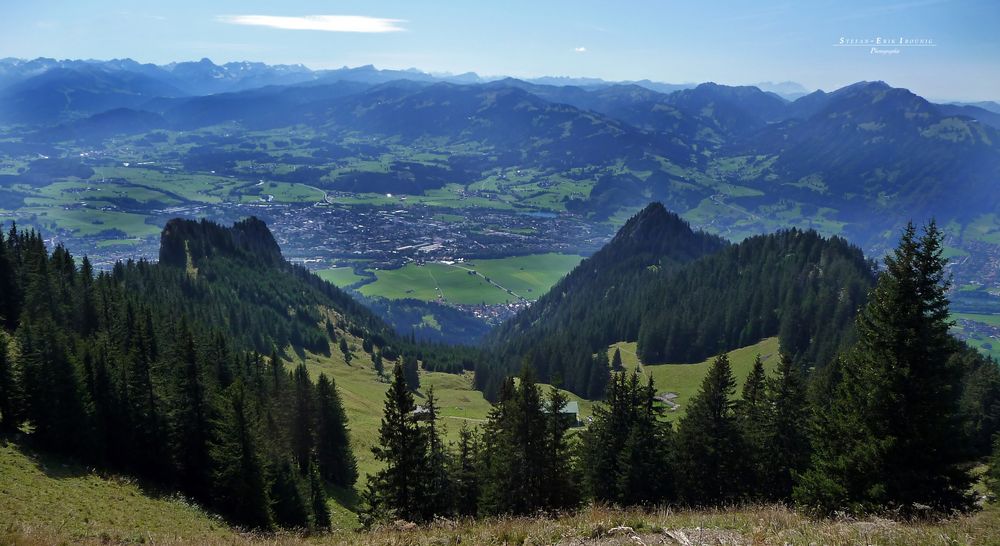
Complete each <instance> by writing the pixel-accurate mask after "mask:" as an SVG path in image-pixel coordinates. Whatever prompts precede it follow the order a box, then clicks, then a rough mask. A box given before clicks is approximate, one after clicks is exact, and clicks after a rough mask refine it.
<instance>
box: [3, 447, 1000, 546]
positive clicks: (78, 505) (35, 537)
mask: <svg viewBox="0 0 1000 546" xmlns="http://www.w3.org/2000/svg"><path fill="white" fill-rule="evenodd" d="M0 470H2V472H0V476H2V477H3V480H2V481H0V492H2V493H3V494H0V544H5V545H6V544H16V545H21V546H37V545H50V544H60V543H62V544H65V543H73V544H127V543H128V544H134V543H150V544H231V545H248V546H249V545H261V546H263V545H275V546H278V545H288V546H292V545H302V544H377V545H387V546H388V545H400V544H408V545H432V544H435V545H437V544H460V543H462V544H554V543H561V544H638V543H639V542H637V541H635V540H634V539H632V534H630V533H610V532H609V530H611V529H613V528H615V527H618V526H620V525H625V526H628V527H631V528H632V529H633V530H634V534H635V536H638V537H639V538H640V539H641V541H642V543H644V544H660V543H666V544H685V543H687V544H774V545H782V544H796V545H798V544H802V545H806V544H831V545H853V544H880V545H899V546H902V545H920V544H998V543H1000V511H998V509H997V507H995V506H987V508H986V509H985V510H983V511H982V512H979V513H976V514H973V515H970V516H965V517H960V518H956V519H953V520H949V521H944V522H932V523H918V524H900V523H894V522H891V521H887V520H880V519H874V520H867V521H812V520H809V519H807V518H805V517H803V516H802V515H800V514H796V513H794V512H792V511H790V510H788V509H786V508H783V507H772V506H763V507H744V508H733V509H726V510H681V511H672V510H657V511H652V512H644V511H638V510H628V511H622V510H615V509H609V508H605V507H589V508H585V509H583V510H581V511H580V512H578V513H576V514H572V515H566V516H562V517H559V518H557V519H542V518H539V519H530V518H502V519H488V520H483V521H479V522H467V521H463V522H458V523H451V522H445V523H439V524H435V525H432V526H428V527H424V528H420V529H417V530H412V531H402V530H398V529H395V528H386V529H377V530H375V531H372V532H369V533H366V534H359V533H358V532H356V531H353V530H344V529H341V530H339V531H334V532H333V533H331V534H327V535H319V536H312V537H302V536H296V535H293V534H282V535H267V536H260V535H248V534H241V533H237V532H235V531H233V530H231V529H229V528H227V527H225V526H224V525H221V524H220V523H219V522H218V521H217V520H216V519H214V518H213V517H211V516H210V515H207V514H205V513H203V512H201V511H200V510H198V509H197V508H196V507H192V506H190V505H188V504H186V503H184V502H183V501H181V500H179V499H175V498H165V497H156V496H155V495H150V494H148V492H145V491H143V490H142V488H140V487H139V486H138V485H136V484H134V483H131V482H128V481H124V480H120V479H116V478H113V477H101V476H97V475H95V474H91V473H88V472H87V471H86V469H84V468H82V467H79V466H75V465H64V464H62V463H61V462H60V461H58V460H55V459H51V458H46V457H42V458H38V457H36V456H35V455H32V454H31V453H29V452H27V451H26V450H24V449H21V448H18V447H16V446H14V445H0ZM681 539H684V540H687V541H688V542H683V541H682V540H681Z"/></svg>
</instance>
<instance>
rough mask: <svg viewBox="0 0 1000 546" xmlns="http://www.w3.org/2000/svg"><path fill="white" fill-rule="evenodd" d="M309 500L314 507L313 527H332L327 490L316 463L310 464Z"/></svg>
mask: <svg viewBox="0 0 1000 546" xmlns="http://www.w3.org/2000/svg"><path fill="white" fill-rule="evenodd" d="M309 500H310V504H311V507H312V515H313V517H312V526H313V529H329V528H330V506H329V505H328V504H327V503H326V490H325V489H324V488H323V479H322V478H321V477H320V475H319V469H318V468H317V467H316V465H310V466H309Z"/></svg>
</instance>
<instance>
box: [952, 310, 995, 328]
mask: <svg viewBox="0 0 1000 546" xmlns="http://www.w3.org/2000/svg"><path fill="white" fill-rule="evenodd" d="M951 318H953V319H965V320H971V321H973V322H981V323H983V324H989V325H990V326H1000V315H986V314H982V313H952V314H951Z"/></svg>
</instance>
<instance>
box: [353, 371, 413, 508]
mask: <svg viewBox="0 0 1000 546" xmlns="http://www.w3.org/2000/svg"><path fill="white" fill-rule="evenodd" d="M415 408H416V406H415V404H414V402H413V394H412V393H410V389H409V388H408V387H407V384H406V379H405V377H404V376H403V367H402V365H400V364H396V366H395V367H394V368H393V370H392V383H391V385H390V387H389V390H388V392H386V398H385V409H384V411H383V413H382V424H381V426H380V427H379V443H378V445H377V446H375V447H373V448H372V453H373V454H374V455H375V459H376V460H378V461H379V462H381V463H383V464H384V465H385V466H384V468H383V469H382V470H380V471H379V472H377V473H376V474H375V475H373V476H371V477H369V479H368V492H367V493H366V495H365V496H366V502H367V506H366V507H365V508H364V511H365V517H364V520H365V522H366V523H369V522H375V521H383V520H387V519H392V518H401V519H405V520H409V521H419V520H420V519H421V517H422V513H423V511H422V507H421V506H419V505H418V504H417V502H418V501H419V500H420V498H419V497H420V495H419V493H418V488H419V487H420V483H419V480H420V478H421V475H420V470H421V468H424V467H425V464H426V463H425V462H424V458H425V457H426V451H425V449H424V447H425V444H424V439H423V434H422V432H421V431H420V429H419V427H418V426H417V423H416V422H415V421H414V419H413V410H414V409H415Z"/></svg>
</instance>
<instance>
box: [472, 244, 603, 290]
mask: <svg viewBox="0 0 1000 546" xmlns="http://www.w3.org/2000/svg"><path fill="white" fill-rule="evenodd" d="M582 259H583V257H582V256H577V255H574V254H556V253H548V254H531V255H528V256H513V257H510V258H502V259H498V260H472V261H468V262H465V263H464V264H456V265H458V266H461V267H464V268H467V269H474V270H475V271H476V272H478V273H479V274H480V275H482V276H484V277H488V278H489V279H491V280H493V282H495V283H497V284H499V285H500V286H503V287H504V288H509V289H510V290H512V291H513V292H514V293H515V294H518V295H520V296H523V297H524V298H527V299H529V300H533V299H538V297H539V296H541V295H542V294H544V293H546V292H548V291H549V289H550V288H552V285H554V284H555V283H556V282H558V281H559V279H561V278H563V276H565V275H566V273H569V272H570V271H571V270H572V269H573V268H574V267H576V266H577V265H578V264H579V263H580V261H581V260H582Z"/></svg>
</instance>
